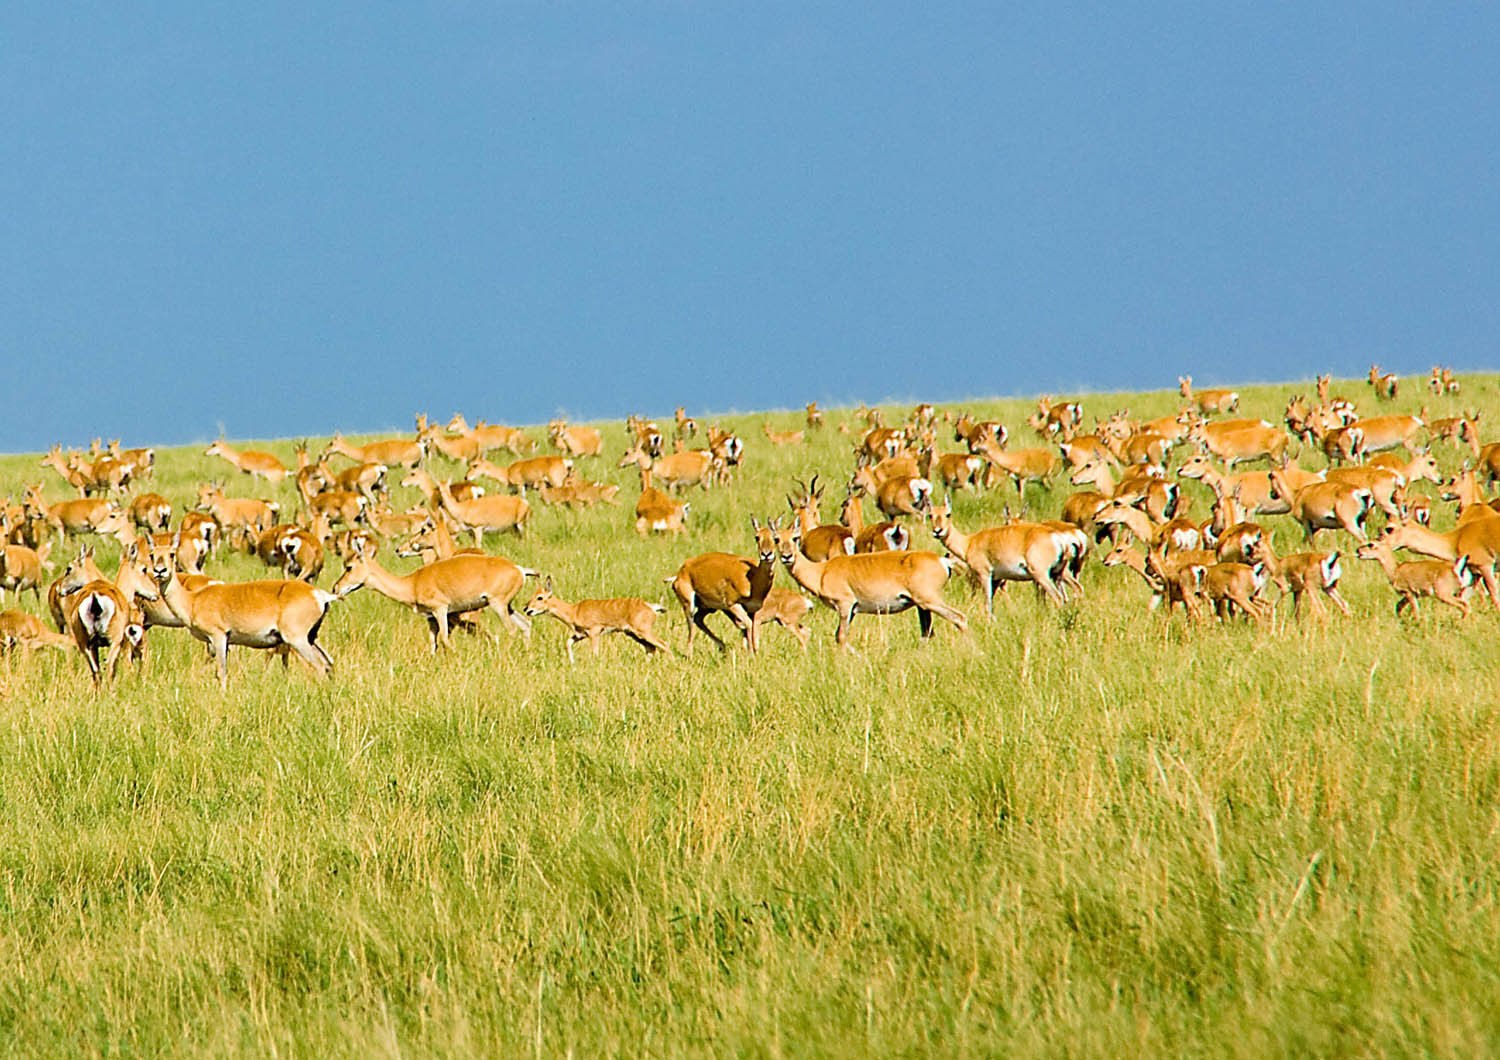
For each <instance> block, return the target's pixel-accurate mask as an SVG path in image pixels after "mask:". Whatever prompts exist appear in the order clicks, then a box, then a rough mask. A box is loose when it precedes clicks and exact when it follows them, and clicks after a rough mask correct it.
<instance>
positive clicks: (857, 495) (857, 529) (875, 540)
mask: <svg viewBox="0 0 1500 1060" xmlns="http://www.w3.org/2000/svg"><path fill="white" fill-rule="evenodd" d="M865 492H866V491H865V488H864V487H863V486H861V485H859V483H858V482H857V481H855V482H850V484H849V493H848V495H847V496H846V497H845V498H844V507H843V509H842V510H841V511H840V513H839V517H840V518H841V519H842V520H843V522H844V525H845V526H846V527H848V529H849V534H850V537H851V540H852V541H853V542H854V549H853V552H851V553H848V554H850V555H853V554H855V553H858V554H860V555H863V554H864V553H866V552H891V551H900V550H902V549H907V548H910V547H911V531H910V530H908V529H907V528H906V527H904V526H902V525H901V524H900V523H897V522H894V521H892V520H886V521H885V522H881V523H868V524H867V523H866V522H865V510H864V505H863V502H862V501H861V498H862V497H863V496H864V495H865ZM836 554H837V553H834V555H836ZM808 558H809V559H810V558H812V557H808ZM829 558H832V557H831V556H830V557H829Z"/></svg>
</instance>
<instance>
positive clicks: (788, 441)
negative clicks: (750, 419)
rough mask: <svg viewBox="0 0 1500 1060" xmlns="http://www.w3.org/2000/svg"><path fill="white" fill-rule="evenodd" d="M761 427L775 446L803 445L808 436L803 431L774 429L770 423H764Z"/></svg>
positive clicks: (762, 431)
mask: <svg viewBox="0 0 1500 1060" xmlns="http://www.w3.org/2000/svg"><path fill="white" fill-rule="evenodd" d="M760 429H761V433H763V434H764V435H765V436H766V440H767V441H768V442H770V443H771V444H772V445H775V446H783V445H801V444H802V441H803V439H804V438H805V437H806V435H805V434H804V433H803V432H802V431H775V430H772V429H771V425H770V424H769V423H762V424H761V425H760Z"/></svg>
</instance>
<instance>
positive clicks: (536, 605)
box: [521, 575, 558, 618]
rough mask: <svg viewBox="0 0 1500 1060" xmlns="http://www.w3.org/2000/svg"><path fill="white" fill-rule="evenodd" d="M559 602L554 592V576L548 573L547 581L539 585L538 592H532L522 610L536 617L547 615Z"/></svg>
mask: <svg viewBox="0 0 1500 1060" xmlns="http://www.w3.org/2000/svg"><path fill="white" fill-rule="evenodd" d="M557 604H558V599H557V597H556V596H554V595H553V594H552V577H551V575H548V577H547V579H546V581H544V582H543V583H542V584H541V585H539V586H537V589H536V592H534V593H532V594H531V599H530V600H527V601H526V604H525V606H524V607H522V608H521V610H522V611H524V612H525V613H526V614H528V615H530V616H531V617H532V618H535V617H536V616H537V615H545V614H548V613H550V612H551V611H553V610H555V609H556V607H557Z"/></svg>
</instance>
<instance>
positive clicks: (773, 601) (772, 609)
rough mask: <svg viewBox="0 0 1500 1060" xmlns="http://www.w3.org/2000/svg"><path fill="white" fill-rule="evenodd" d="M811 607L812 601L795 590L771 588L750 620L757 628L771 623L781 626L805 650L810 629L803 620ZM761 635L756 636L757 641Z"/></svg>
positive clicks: (810, 634) (809, 636) (762, 627)
mask: <svg viewBox="0 0 1500 1060" xmlns="http://www.w3.org/2000/svg"><path fill="white" fill-rule="evenodd" d="M812 609H813V602H812V601H811V600H809V599H808V598H807V597H805V596H803V595H802V594H801V593H799V592H797V591H796V590H794V589H780V588H773V589H772V590H771V591H770V592H768V593H766V598H765V600H764V601H763V602H762V603H761V605H760V610H759V611H757V612H755V617H754V618H753V619H752V620H751V621H753V622H754V623H755V625H756V627H757V630H760V629H764V628H765V627H766V626H768V625H773V624H774V625H778V626H781V627H782V628H783V629H785V630H786V631H787V632H788V633H790V634H791V635H792V636H794V637H796V638H797V643H798V644H800V645H802V647H803V649H804V650H805V649H806V648H807V642H808V640H809V639H810V638H811V637H812V630H810V629H808V628H807V626H806V624H805V623H804V622H803V620H804V619H805V618H807V615H808V612H810V611H811V610H812ZM761 635H763V634H759V635H758V636H757V638H756V639H757V641H758V640H759V638H760V636H761Z"/></svg>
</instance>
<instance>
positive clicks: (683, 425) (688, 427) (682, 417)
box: [672, 405, 698, 438]
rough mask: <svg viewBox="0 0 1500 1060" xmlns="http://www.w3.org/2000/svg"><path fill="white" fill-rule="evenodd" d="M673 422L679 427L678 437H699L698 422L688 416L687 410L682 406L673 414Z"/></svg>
mask: <svg viewBox="0 0 1500 1060" xmlns="http://www.w3.org/2000/svg"><path fill="white" fill-rule="evenodd" d="M672 420H673V422H674V423H675V424H676V426H677V437H679V438H696V437H697V436H698V421H697V420H695V419H693V417H691V416H689V415H688V414H687V409H685V408H683V407H682V406H681V405H678V406H677V411H676V412H674V413H672Z"/></svg>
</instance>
